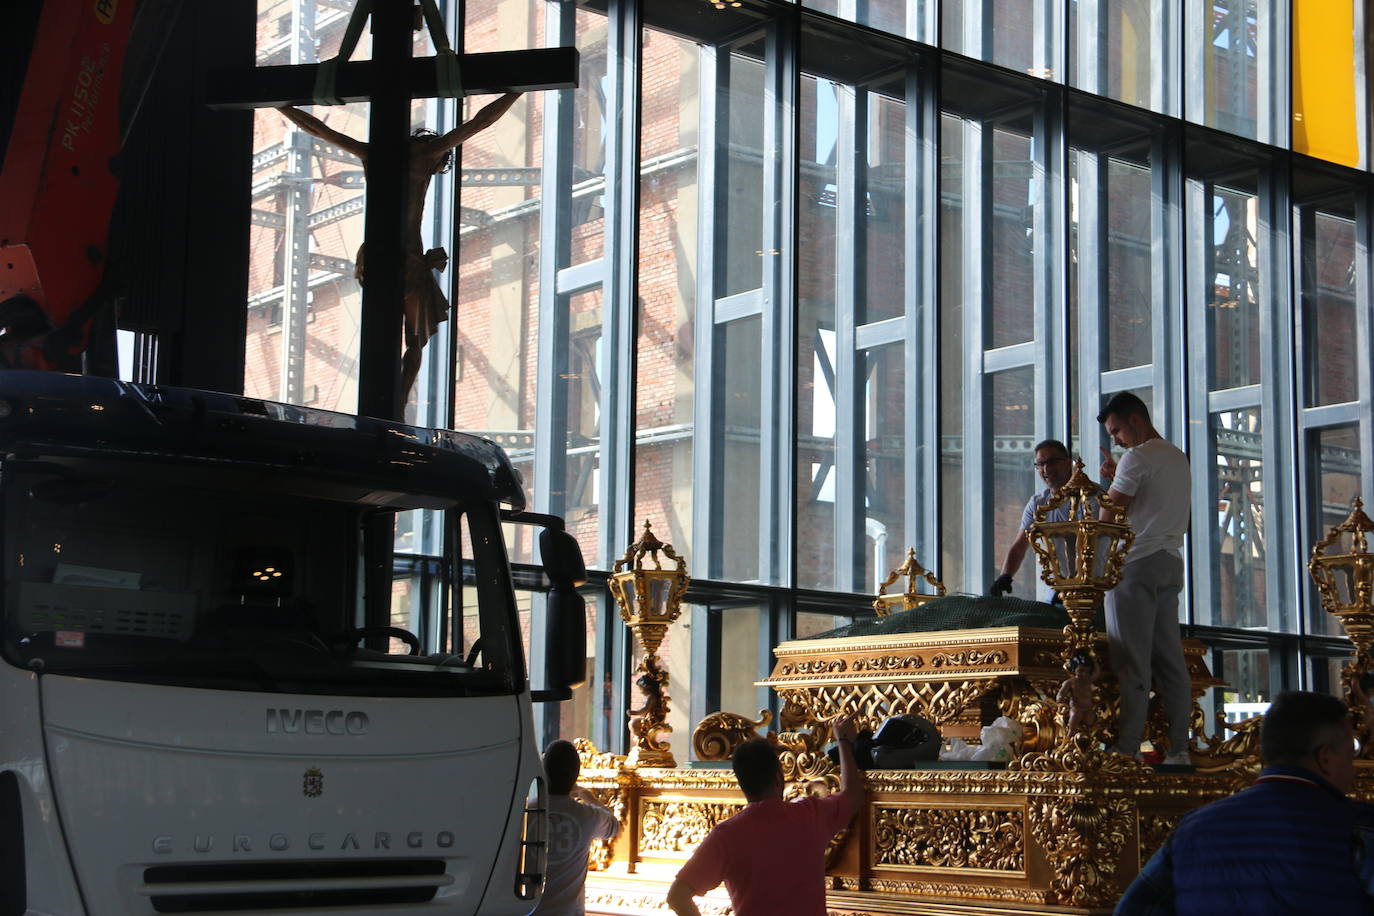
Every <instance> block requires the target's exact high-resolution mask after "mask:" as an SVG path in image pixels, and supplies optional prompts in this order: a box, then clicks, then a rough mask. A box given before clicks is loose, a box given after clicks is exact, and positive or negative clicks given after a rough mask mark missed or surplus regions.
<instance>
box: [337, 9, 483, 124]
mask: <svg viewBox="0 0 1374 916" xmlns="http://www.w3.org/2000/svg"><path fill="white" fill-rule="evenodd" d="M420 8H421V10H423V11H424V16H425V25H426V26H427V27H428V29H429V40H430V41H431V42H433V44H434V75H435V79H436V82H437V83H438V87H439V93H438V94H439V97H440V98H446V99H461V98H462V97H463V68H462V63H461V61H459V59H458V55H457V54H455V53H454V51H453V48H452V47H451V46H450V45H449V41H448V29H446V28H445V27H444V19H443V17H442V16H440V15H439V7H438V5H437V4H436V3H435V0H420ZM371 14H372V0H358V2H357V4H356V5H355V6H354V7H353V13H352V14H351V15H350V16H349V17H348V27H347V28H346V29H345V30H344V37H343V41H342V42H340V44H339V53H338V54H337V55H335V56H334V57H331V58H329V59H328V60H322V61H320V63H319V67H318V68H317V69H316V71H315V90H314V92H313V93H312V98H313V100H314V102H315V104H316V105H342V104H343V99H341V98H339V96H338V91H337V85H336V84H337V80H338V75H339V64H340V63H342V62H343V61H346V60H348V59H349V58H350V57H352V56H353V51H354V50H355V49H356V48H357V47H358V39H359V38H361V37H362V34H363V24H364V23H365V22H366V21H367V17H368V16H370V15H371Z"/></svg>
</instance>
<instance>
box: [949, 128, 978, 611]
mask: <svg viewBox="0 0 1374 916" xmlns="http://www.w3.org/2000/svg"><path fill="white" fill-rule="evenodd" d="M963 131H964V122H963V121H962V120H961V119H960V118H957V117H955V116H953V115H948V114H945V115H941V117H940V335H939V336H940V574H941V578H942V579H943V580H944V582H945V585H946V586H947V587H948V588H950V589H951V590H954V591H958V590H959V589H962V588H971V587H972V588H977V587H979V586H976V585H974V586H971V585H967V584H965V582H964V537H965V535H966V533H967V525H966V524H965V518H964V485H963V480H964V376H965V373H966V372H967V371H968V367H966V365H965V355H964V354H965V349H966V348H965V346H964V282H963V280H964V275H963V258H962V252H963V250H964V245H963V238H964V156H963V136H964V134H963Z"/></svg>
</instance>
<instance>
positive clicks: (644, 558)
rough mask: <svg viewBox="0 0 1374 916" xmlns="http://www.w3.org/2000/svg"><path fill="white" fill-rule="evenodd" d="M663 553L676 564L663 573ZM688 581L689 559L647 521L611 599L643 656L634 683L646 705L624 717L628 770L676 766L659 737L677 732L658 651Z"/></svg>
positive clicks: (620, 564) (617, 569) (616, 574)
mask: <svg viewBox="0 0 1374 916" xmlns="http://www.w3.org/2000/svg"><path fill="white" fill-rule="evenodd" d="M660 554H662V555H663V557H667V558H668V559H669V560H672V561H673V562H674V563H675V564H676V565H675V566H674V567H672V568H669V569H664V568H663V560H662V558H660V556H659V555H660ZM649 561H652V562H653V564H654V565H653V568H650V567H649ZM690 582H691V579H690V578H689V577H688V575H687V561H686V560H684V559H683V558H682V557H680V556H678V555H677V552H676V551H674V550H673V545H671V544H665V543H663V542H662V541H660V540H659V539H658V538H657V537H655V536H654V533H653V530H652V529H651V528H650V526H649V523H648V522H647V521H646V522H645V523H644V532H643V534H641V535H640V537H639V540H638V541H635V542H634V543H633V544H631V545H630V546H629V547H628V548H626V550H625V556H623V557H621V558H620V559H619V560H616V561H615V566H614V567H612V570H611V581H610V588H611V595H612V596H613V597H614V598H615V603H616V606H617V607H618V608H619V609H620V617H621V619H622V620H624V621H625V625H626V626H628V627H629V628H630V629H631V631H633V632H634V634H635V636H636V637H637V638H638V639H639V645H640V647H641V648H642V649H643V652H644V656H643V658H642V659H641V660H640V662H639V667H638V668H636V669H635V684H636V685H638V687H639V690H640V693H641V695H642V696H643V702H642V703H641V704H640V705H639V706H638V707H637V708H635V709H631V710H628V711H627V713H626V715H628V716H629V719H630V732H631V734H632V735H633V736H634V746H633V747H631V749H630V753H629V755H628V756H627V758H626V765H627V766H631V767H641V766H645V767H673V766H677V761H676V760H674V759H673V752H672V750H671V749H670V747H669V745H668V742H667V740H666V739H664V738H663V737H661V735H662V734H663V733H665V732H670V731H672V730H673V729H672V726H670V725H669V724H668V708H669V700H668V672H667V671H665V670H664V669H663V667H662V665H661V664H660V663H659V657H658V647H659V646H660V645H662V643H663V638H664V637H665V636H666V635H667V632H668V627H670V626H672V624H673V621H675V620H677V618H678V614H680V613H681V611H682V598H683V596H684V595H685V594H686V593H687V586H688V584H689V583H690Z"/></svg>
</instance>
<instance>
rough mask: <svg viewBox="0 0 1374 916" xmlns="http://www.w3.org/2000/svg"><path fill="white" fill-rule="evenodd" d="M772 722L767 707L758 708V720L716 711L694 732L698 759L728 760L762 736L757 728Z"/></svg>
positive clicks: (694, 750) (699, 723) (694, 746)
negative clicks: (738, 748) (744, 744)
mask: <svg viewBox="0 0 1374 916" xmlns="http://www.w3.org/2000/svg"><path fill="white" fill-rule="evenodd" d="M772 721H773V714H772V713H771V712H769V711H768V710H766V709H760V710H759V717H758V719H757V720H754V719H750V718H747V717H745V716H741V715H739V714H738V713H733V712H713V713H711V714H710V715H709V716H707V717H706V718H704V719H702V720H701V721H700V722H698V723H697V727H696V728H695V729H694V730H693V731H692V750H693V752H695V753H696V755H697V759H698V760H729V759H730V758H731V756H733V755H734V753H735V749H736V748H737V747H739V746H740V745H741V744H743V743H744V742H746V741H749V740H752V739H754V738H761V737H763V736H762V735H760V734H759V733H758V730H759V729H760V728H763V727H764V726H765V725H767V724H768V723H769V722H772Z"/></svg>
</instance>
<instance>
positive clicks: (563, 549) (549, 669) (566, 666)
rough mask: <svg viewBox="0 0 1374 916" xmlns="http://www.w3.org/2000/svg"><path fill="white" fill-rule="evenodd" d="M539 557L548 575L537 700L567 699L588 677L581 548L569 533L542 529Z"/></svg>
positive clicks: (584, 580) (585, 573)
mask: <svg viewBox="0 0 1374 916" xmlns="http://www.w3.org/2000/svg"><path fill="white" fill-rule="evenodd" d="M539 556H540V559H541V560H542V561H543V564H544V574H545V575H546V576H548V578H549V584H550V588H549V594H548V598H547V601H546V602H545V614H546V624H547V625H546V628H545V633H547V634H548V635H547V638H546V640H545V648H544V684H545V689H544V690H540V691H537V692H536V695H535V697H534V699H536V700H566V699H569V698H571V697H572V689H573V688H574V687H577V686H579V685H581V684H582V683H583V682H584V681H586V679H587V672H586V665H587V602H586V601H585V600H584V599H583V597H582V596H581V595H579V594H578V593H577V586H579V585H582V584H583V583H585V582H586V581H587V566H586V564H585V563H584V562H583V560H582V548H581V546H580V545H579V544H578V543H577V539H576V538H574V537H573V536H572V535H571V534H568V532H566V531H563V530H559V529H554V528H545V529H544V530H543V531H541V532H540V533H539Z"/></svg>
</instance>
